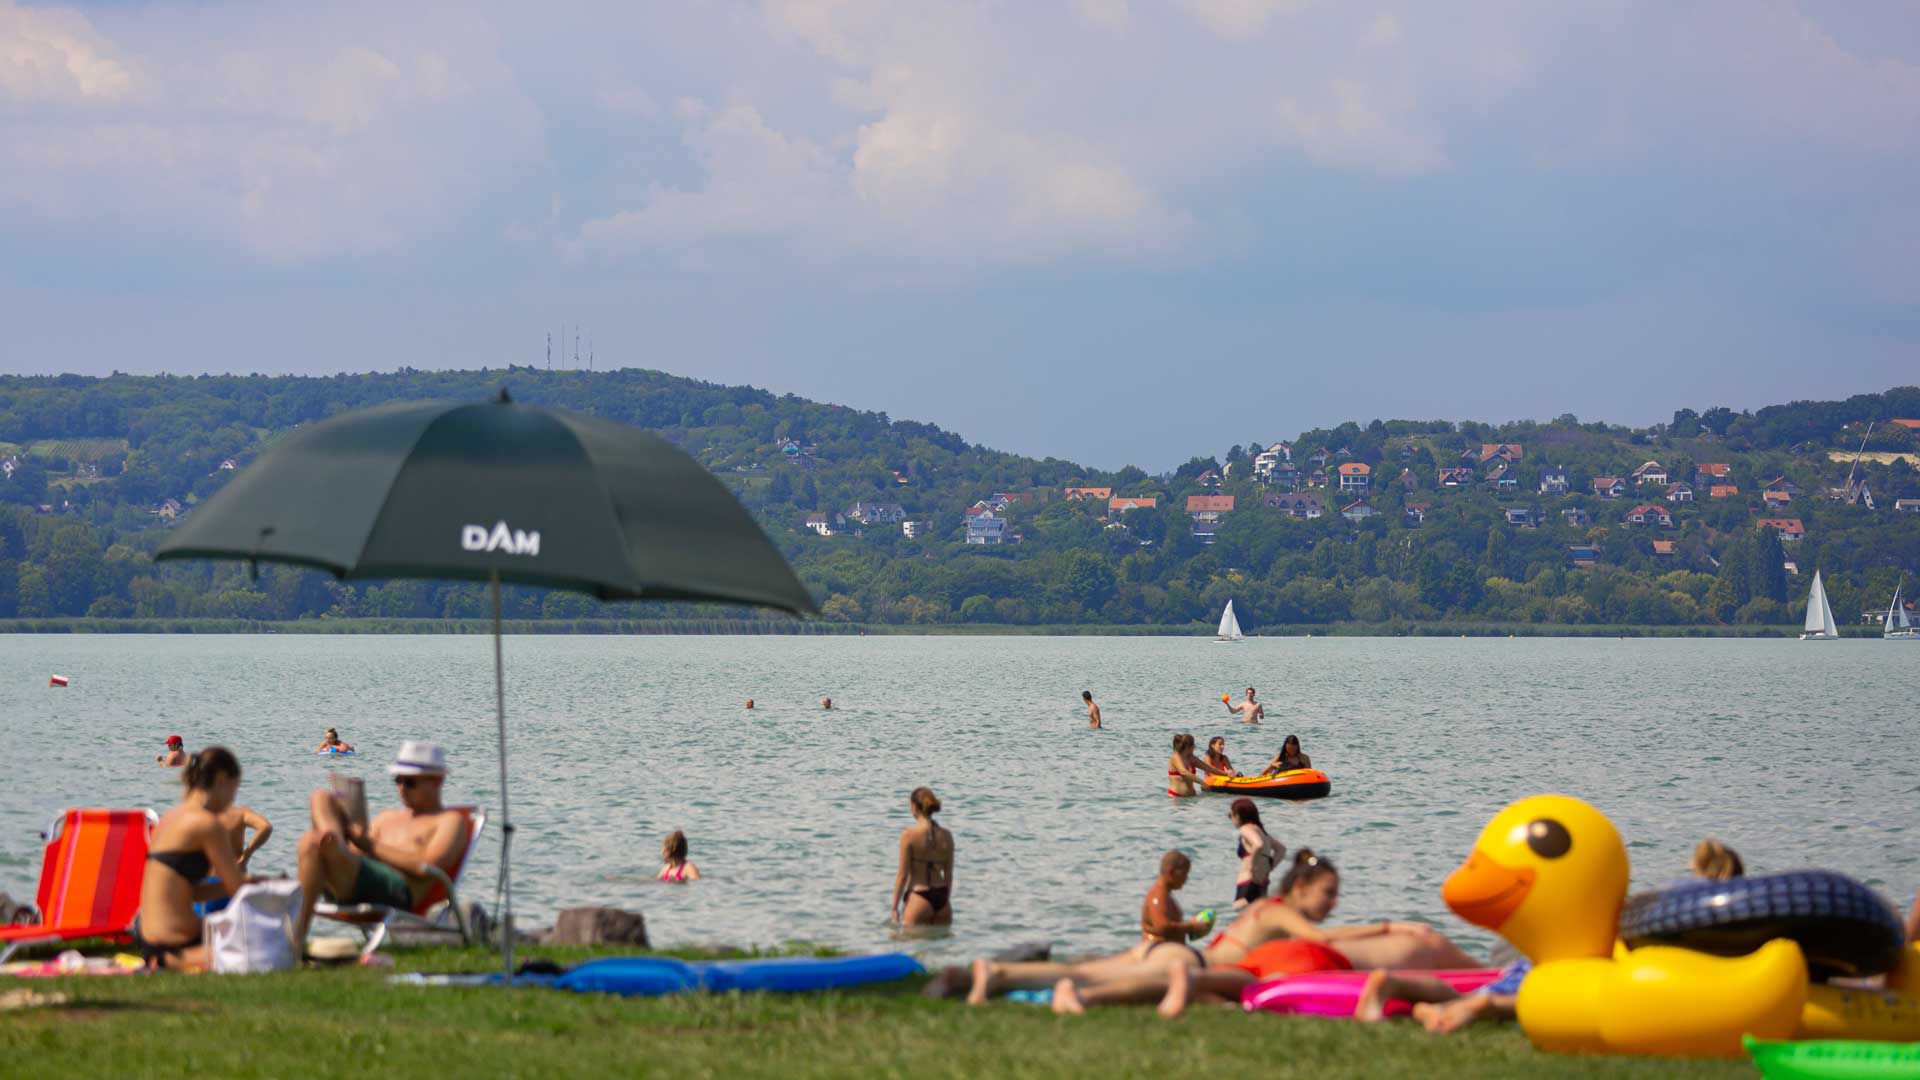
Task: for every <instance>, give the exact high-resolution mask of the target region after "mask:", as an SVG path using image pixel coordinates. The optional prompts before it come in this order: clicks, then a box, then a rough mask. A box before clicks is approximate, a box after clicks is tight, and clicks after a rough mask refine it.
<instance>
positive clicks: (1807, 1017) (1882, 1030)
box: [1793, 986, 1920, 1076]
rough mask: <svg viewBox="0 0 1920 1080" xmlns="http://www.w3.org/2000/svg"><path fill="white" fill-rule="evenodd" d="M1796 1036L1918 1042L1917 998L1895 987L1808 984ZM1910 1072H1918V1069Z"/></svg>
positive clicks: (1919, 1005) (1919, 1010) (1919, 1013)
mask: <svg viewBox="0 0 1920 1080" xmlns="http://www.w3.org/2000/svg"><path fill="white" fill-rule="evenodd" d="M1793 1035H1794V1038H1797V1039H1885V1040H1887V1041H1889V1042H1920V998H1915V997H1913V996H1912V995H1910V994H1905V993H1902V992H1900V991H1898V990H1855V989H1853V988H1851V987H1841V986H1810V987H1808V988H1807V1006H1806V1008H1804V1009H1801V1010H1800V1027H1799V1028H1798V1029H1797V1030H1796V1031H1794V1033H1793ZM1914 1075H1916V1076H1920V1073H1915V1074H1914Z"/></svg>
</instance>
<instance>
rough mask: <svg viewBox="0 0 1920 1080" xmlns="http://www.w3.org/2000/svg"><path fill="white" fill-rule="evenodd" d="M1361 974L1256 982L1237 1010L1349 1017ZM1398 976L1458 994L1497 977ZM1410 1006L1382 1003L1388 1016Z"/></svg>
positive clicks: (1472, 973)
mask: <svg viewBox="0 0 1920 1080" xmlns="http://www.w3.org/2000/svg"><path fill="white" fill-rule="evenodd" d="M1368 974H1369V972H1365V971H1310V972H1307V973H1305V974H1302V975H1282V976H1280V977H1279V978H1277V979H1268V980H1266V981H1265V982H1257V983H1254V984H1253V985H1252V986H1249V987H1247V988H1246V989H1245V990H1242V991H1240V1007H1241V1008H1243V1009H1245V1010H1247V1011H1248V1012H1253V1011H1254V1010H1255V1009H1258V1010H1260V1011H1261V1012H1273V1013H1288V1014H1292V1015H1296V1016H1352V1015H1353V1009H1354V1006H1356V1005H1358V1004H1359V1003H1360V988H1361V987H1362V986H1363V985H1365V984H1366V981H1367V975H1368ZM1395 974H1398V975H1424V976H1427V977H1428V978H1434V979H1439V980H1440V981H1442V982H1444V983H1446V984H1447V985H1448V986H1451V987H1453V988H1454V989H1455V990H1458V991H1459V992H1460V993H1462V994H1471V993H1473V992H1474V991H1475V990H1478V989H1480V988H1481V987H1483V986H1486V985H1487V984H1488V983H1491V982H1493V981H1494V980H1496V979H1498V978H1499V977H1500V969H1499V968H1486V969H1467V970H1460V971H1397V972H1395ZM1412 1011H1413V1006H1412V1005H1410V1004H1408V1003H1407V1002H1404V1001H1399V1000H1393V1001H1389V1002H1387V1003H1386V1013H1387V1015H1388V1016H1404V1015H1406V1014H1407V1013H1410V1012H1412Z"/></svg>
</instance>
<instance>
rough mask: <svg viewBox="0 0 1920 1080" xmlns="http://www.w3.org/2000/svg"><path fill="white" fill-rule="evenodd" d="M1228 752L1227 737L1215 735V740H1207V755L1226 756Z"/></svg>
mask: <svg viewBox="0 0 1920 1080" xmlns="http://www.w3.org/2000/svg"><path fill="white" fill-rule="evenodd" d="M1226 752H1227V737H1226V736H1225V735H1215V736H1214V737H1213V738H1211V739H1208V740H1207V753H1209V754H1224V753H1226Z"/></svg>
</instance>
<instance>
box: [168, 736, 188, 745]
mask: <svg viewBox="0 0 1920 1080" xmlns="http://www.w3.org/2000/svg"><path fill="white" fill-rule="evenodd" d="M186 741H187V740H185V739H183V738H181V737H180V736H178V735H169V736H167V745H168V746H172V745H173V744H174V743H181V744H183V745H184V744H185V743H186Z"/></svg>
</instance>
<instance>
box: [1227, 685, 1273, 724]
mask: <svg viewBox="0 0 1920 1080" xmlns="http://www.w3.org/2000/svg"><path fill="white" fill-rule="evenodd" d="M1221 700H1222V701H1224V702H1225V704H1226V706H1227V712H1229V713H1232V714H1233V715H1235V716H1238V717H1239V718H1240V719H1241V722H1242V723H1247V724H1257V723H1259V722H1260V721H1262V720H1265V719H1266V718H1267V707H1266V706H1265V705H1262V704H1260V703H1259V702H1257V701H1255V700H1253V687H1251V686H1249V687H1247V697H1246V700H1245V701H1242V702H1240V703H1238V704H1235V703H1234V702H1231V701H1226V700H1225V698H1224V697H1223V698H1222V699H1221Z"/></svg>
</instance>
